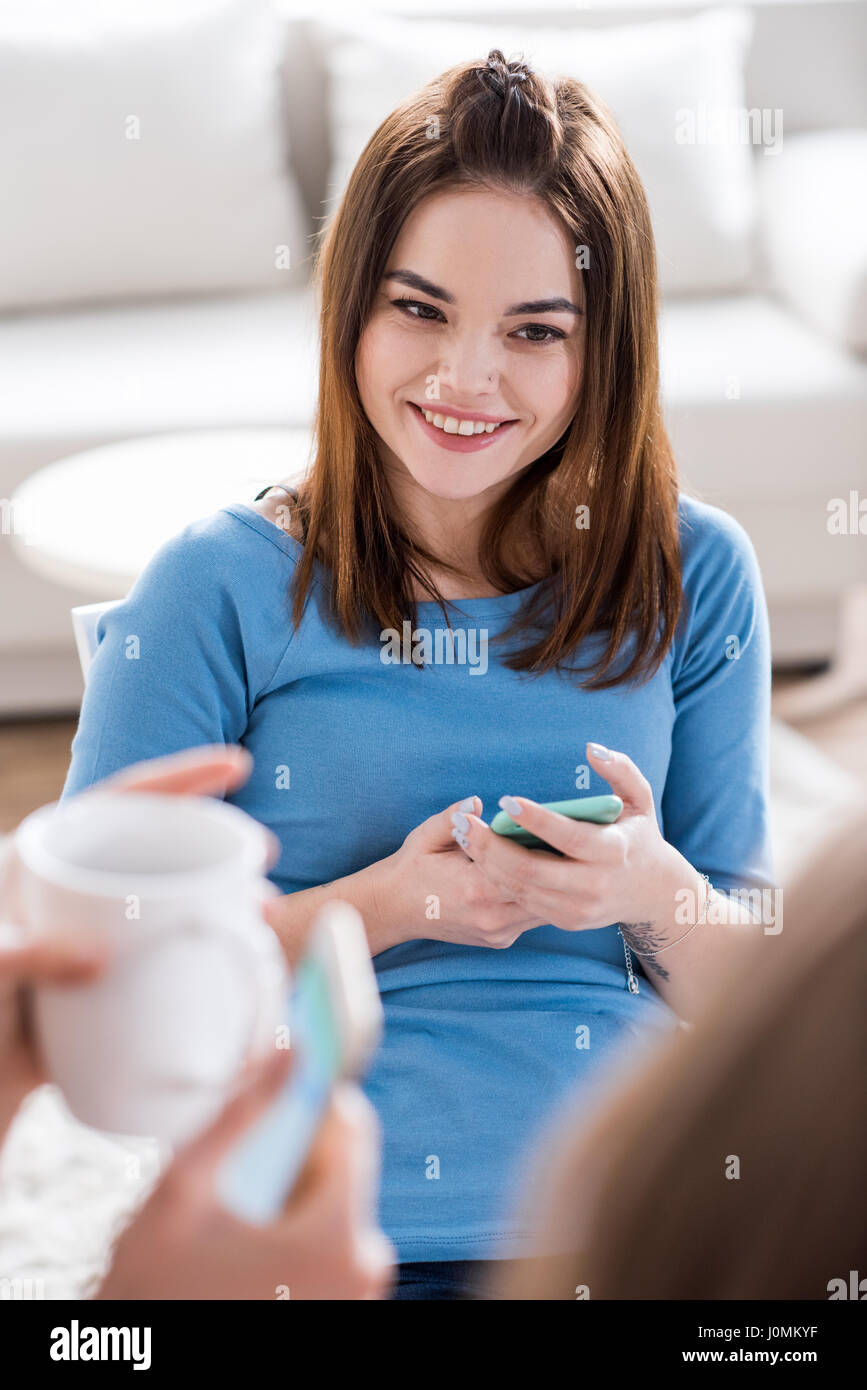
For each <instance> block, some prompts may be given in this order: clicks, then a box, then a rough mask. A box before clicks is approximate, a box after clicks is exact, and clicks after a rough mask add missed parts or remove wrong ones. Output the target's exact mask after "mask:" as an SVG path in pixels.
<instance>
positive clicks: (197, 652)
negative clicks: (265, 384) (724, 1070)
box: [65, 50, 773, 1298]
mask: <svg viewBox="0 0 867 1390" xmlns="http://www.w3.org/2000/svg"><path fill="white" fill-rule="evenodd" d="M318 274H319V281H320V290H321V331H322V344H321V367H320V386H319V402H318V410H317V419H316V434H317V440H316V453H315V459H314V462H313V466H312V469H311V472H310V475H309V476H308V478H306V479H305V480H304V482H303V483H302V484H301V485H300V488H299V491H298V494H297V495H292V496H291V500H290V496H289V495H288V494H289V492H290V490H289V489H285V488H282V484H279V485H278V486H279V487H280V488H282V495H280V494H279V493H277V492H276V488H274V489H270V490H268V491H269V495H268V496H263V497H262V498H261V500H260V499H256V503H255V505H248V504H245V503H237V504H233V505H232V506H229V507H223V508H222V509H221V510H219V511H217V512H215V514H214V515H213V516H212V517H210V518H206V519H205V520H204V521H200V522H196V523H194V524H193V525H192V526H190V527H188V528H187V529H186V530H185V531H184V532H182V533H181V534H180V535H179V536H177V537H176V538H175V539H174V540H172V541H171V542H169V544H168V545H167V546H165V547H164V548H163V549H162V550H161V551H160V552H159V553H158V554H157V555H156V556H155V557H154V559H153V560H152V561H151V564H150V565H149V566H148V569H147V570H146V572H145V573H144V574H143V575H142V576H141V578H140V580H139V582H138V583H137V584H136V586H135V588H134V589H133V591H132V592H131V594H130V595H129V597H128V598H127V599H126V600H125V602H124V603H122V604H118V605H116V606H115V607H114V608H113V609H111V610H110V611H109V612H107V613H106V614H105V615H104V616H103V617H102V618H101V620H100V625H99V628H98V632H97V636H98V638H99V646H98V648H97V651H96V654H95V656H94V659H93V664H92V666H91V669H90V676H89V680H88V686H87V691H86V694H85V699H84V704H83V707H82V715H81V724H80V727H79V730H78V733H77V735H76V738H75V741H74V743H73V763H72V768H71V770H70V774H69V778H68V780H67V785H66V788H65V794H69V793H70V792H73V791H76V790H79V789H81V788H82V787H83V786H86V785H89V784H90V783H91V782H94V781H97V780H99V778H101V777H104V776H107V775H109V774H110V773H111V772H113V771H115V770H116V768H118V767H121V766H124V765H126V764H128V763H132V762H136V761H141V760H142V759H144V758H146V757H152V756H156V755H158V754H160V753H167V752H171V751H174V750H175V749H179V748H184V747H189V746H192V745H196V744H201V743H210V742H229V743H240V744H242V745H243V746H244V747H246V748H247V749H248V750H249V751H250V753H251V754H252V755H253V759H254V770H253V773H252V775H251V777H250V779H249V781H248V782H247V783H246V784H245V785H244V786H243V787H242V788H240V789H238V790H237V791H234V792H233V793H232V797H231V799H232V800H233V802H235V804H237V805H240V806H241V807H243V809H245V810H246V811H248V812H249V813H250V814H251V815H253V816H255V817H256V819H257V820H260V821H261V822H262V823H263V824H265V825H266V826H268V827H269V828H270V829H271V830H272V831H273V832H274V834H275V835H276V837H277V838H278V839H279V841H280V844H281V855H280V858H279V860H278V861H277V862H276V863H275V865H274V867H273V869H272V872H271V875H270V876H271V878H272V879H273V881H274V882H275V884H276V885H277V887H278V888H279V889H280V892H281V895H282V896H278V897H275V898H273V899H271V900H270V901H269V902H268V904H267V908H266V912H267V915H268V918H269V920H270V922H271V924H272V926H273V927H274V929H275V931H276V932H277V933H278V936H279V937H280V940H281V942H282V943H283V945H284V947H285V949H286V952H287V954H288V955H289V957H290V959H293V960H294V959H296V958H297V957H298V955H299V954H300V952H301V950H302V948H303V942H304V938H305V935H306V932H307V928H308V924H309V922H310V920H311V918H312V916H313V914H314V912H315V911H316V910H317V909H318V907H319V906H320V905H321V903H322V902H324V901H327V900H328V899H329V898H333V897H340V898H343V899H345V900H347V901H349V902H351V903H353V904H354V905H355V906H356V907H358V908H359V910H360V911H361V913H362V916H363V918H364V922H365V927H366V930H367V936H368V942H369V945H370V950H371V954H372V956H373V957H374V966H375V970H376V974H377V980H378V984H379V989H380V994H381V996H382V1001H383V1010H384V1014H385V1030H384V1038H383V1045H382V1047H381V1049H380V1051H379V1053H378V1054H377V1056H376V1058H375V1059H374V1062H373V1065H372V1068H371V1071H370V1073H369V1075H368V1077H367V1079H366V1082H365V1089H366V1091H367V1094H368V1097H369V1098H370V1100H371V1101H372V1102H373V1103H374V1105H375V1106H376V1108H377V1110H378V1112H379V1115H380V1118H381V1121H382V1129H383V1140H384V1158H383V1178H382V1189H381V1205H380V1220H381V1222H382V1225H383V1227H384V1229H385V1231H386V1233H387V1235H388V1236H389V1237H390V1238H391V1240H392V1241H393V1242H394V1244H395V1245H396V1247H397V1250H398V1255H399V1259H400V1262H401V1270H400V1273H399V1276H398V1289H397V1296H398V1297H401V1298H404V1297H407V1298H416V1297H429V1296H436V1297H448V1298H453V1297H460V1296H464V1294H465V1293H466V1291H467V1290H468V1289H471V1288H473V1287H476V1286H477V1285H478V1283H479V1281H478V1264H479V1262H487V1261H490V1260H497V1259H503V1258H508V1257H509V1256H511V1255H512V1254H513V1253H514V1251H515V1245H516V1240H517V1238H518V1237H520V1235H521V1234H522V1233H521V1232H519V1231H516V1230H515V1229H514V1227H513V1222H512V1219H511V1212H512V1207H511V1204H510V1200H509V1199H510V1194H511V1192H512V1190H513V1185H514V1184H515V1183H516V1182H517V1181H519V1180H520V1176H521V1165H522V1163H523V1161H524V1156H525V1154H526V1152H527V1149H528V1146H529V1145H530V1143H531V1141H532V1138H533V1136H534V1134H535V1133H536V1132H537V1130H538V1127H539V1125H540V1124H541V1123H543V1122H544V1120H545V1118H546V1116H547V1114H548V1112H549V1110H550V1108H551V1106H553V1105H555V1104H556V1103H557V1102H558V1101H559V1100H560V1099H561V1097H562V1096H563V1095H564V1093H565V1092H566V1091H567V1090H570V1089H572V1088H573V1087H575V1088H577V1089H578V1090H579V1092H581V1091H582V1090H583V1088H584V1087H586V1086H588V1085H590V1084H591V1083H595V1081H596V1079H597V1077H598V1075H599V1074H600V1072H602V1071H603V1070H604V1068H605V1066H606V1063H607V1062H608V1059H609V1058H610V1056H611V1055H612V1054H613V1053H616V1052H617V1051H619V1050H624V1051H626V1052H627V1053H628V1056H629V1059H630V1061H631V1060H632V1059H633V1058H634V1057H636V1058H637V1057H638V1056H639V1055H640V1054H641V1053H642V1051H643V1050H644V1048H645V1046H646V1045H647V1044H648V1042H649V1041H650V1040H651V1039H652V1038H653V1037H654V1036H655V1035H656V1034H658V1033H659V1032H667V1031H670V1030H671V1029H673V1028H675V1027H676V1025H677V1015H678V1014H682V1015H684V1016H686V1017H689V1016H690V1015H691V1014H692V1012H693V1010H694V1009H695V1008H696V1007H697V1006H698V1005H699V1003H700V1001H701V998H702V996H703V994H704V993H705V991H706V990H707V988H708V987H709V985H710V983H711V982H712V981H714V980H716V979H717V978H718V976H719V975H720V973H721V971H722V969H723V967H724V966H725V965H726V964H727V963H728V961H729V959H730V958H731V957H733V956H736V955H737V954H738V952H739V951H740V950H741V949H742V946H743V942H744V940H745V939H746V938H747V937H749V936H752V935H754V934H755V933H756V932H757V931H758V930H759V928H758V926H757V924H756V922H755V920H754V919H753V918H752V917H751V915H750V914H749V912H748V911H747V910H746V909H744V910H743V911H742V912H741V913H737V914H735V916H734V917H733V918H731V919H729V920H727V921H726V922H725V923H721V924H718V925H717V924H714V925H713V926H711V925H709V924H710V923H711V922H714V923H715V920H716V919H715V917H714V915H713V913H711V912H709V908H710V907H712V906H713V904H712V903H711V901H710V898H711V893H712V892H713V891H718V890H719V889H734V888H739V887H741V886H743V887H746V888H754V887H758V888H765V887H767V886H769V885H771V884H772V883H773V878H772V867H771V858H770V836H769V831H768V818H767V781H768V777H767V771H768V770H767V733H768V727H767V726H768V716H769V695H770V658H769V642H768V630H767V613H766V609H765V604H764V595H763V593H762V588H761V580H760V577H759V573H758V567H757V564H756V560H755V555H754V553H753V550H752V547H751V545H750V542H749V540H748V538H747V536H746V535H745V533H744V532H743V531H742V529H741V528H740V527H739V526H738V525H737V523H736V522H734V521H733V520H732V519H731V518H730V517H727V516H726V515H725V514H724V513H722V512H720V511H717V510H716V509H715V508H713V507H710V506H707V505H705V504H704V503H702V502H700V501H697V500H695V499H692V498H690V497H687V496H686V495H685V494H683V493H679V491H678V485H677V477H676V470H675V465H674V460H673V458H672V453H671V449H670V446H669V442H668V439H667V436H666V433H665V429H664V426H663V422H662V416H661V410H660V403H659V379H658V369H657V325H656V310H657V291H656V266H655V253H654V246H653V235H652V230H651V226H650V219H649V215H648V210H647V202H646V199H645V196H644V192H643V190H642V187H641V184H640V182H639V180H638V177H637V175H636V173H635V169H634V168H633V165H632V163H631V161H630V159H629V156H628V154H627V153H626V150H625V149H624V146H623V142H622V140H621V138H620V135H619V133H618V131H617V128H616V126H615V124H614V122H613V120H612V118H611V117H610V115H609V114H608V112H607V111H606V110H605V108H604V107H603V106H602V105H601V103H600V102H598V101H597V100H596V99H595V98H594V97H593V96H592V95H591V94H590V93H589V92H588V91H587V90H586V88H584V87H583V86H582V85H581V84H580V83H578V82H575V81H572V80H568V79H556V80H555V79H548V78H547V77H545V76H543V75H542V74H539V73H534V72H532V71H531V70H530V69H529V68H528V67H527V66H526V64H524V63H522V62H520V61H519V60H513V61H510V62H507V61H506V59H505V58H504V56H503V55H502V53H500V52H498V51H497V50H494V51H492V52H491V54H490V55H489V56H488V60H487V62H484V61H483V62H481V63H479V62H478V61H476V62H468V63H465V64H462V65H460V66H459V67H457V68H453V69H451V70H449V71H448V72H446V73H444V74H443V75H442V76H441V77H440V78H439V79H437V80H436V81H435V82H433V83H432V84H430V85H429V86H428V87H425V88H424V89H423V90H422V91H421V92H419V93H418V94H417V95H416V96H415V97H413V98H411V99H410V100H409V101H407V102H405V103H404V104H403V105H401V106H400V107H399V108H398V109H397V110H396V111H394V112H393V113H392V114H391V115H390V116H389V117H388V118H387V119H386V120H385V121H384V122H383V123H382V125H381V126H380V127H379V129H378V130H377V131H376V132H375V133H374V135H373V136H372V138H371V140H370V141H369V143H368V145H367V147H366V149H365V150H364V152H363V153H362V155H361V158H360V160H359V162H358V165H357V167H356V169H355V171H354V173H353V175H352V178H351V180H350V182H349V185H348V187H347V191H346V193H345V195H344V198H343V201H342V202H341V204H340V206H339V208H338V209H337V212H336V214H335V216H334V217H333V219H332V221H331V223H330V225H329V227H328V228H327V230H326V232H325V234H324V236H323V239H322V244H321V247H320V256H319V261H318ZM289 598H291V611H289V604H288V602H287V599H289ZM310 599H312V600H314V601H313V602H308V600H310ZM130 633H134V634H136V636H137V637H138V639H139V640H138V651H139V652H140V654H141V658H140V659H139V660H134V661H130V660H128V659H127V655H126V648H125V640H126V638H127V636H128V634H130ZM464 656H465V657H466V659H465V660H464V659H462V658H463V657H464ZM576 791H578V792H580V793H584V792H587V793H589V794H590V795H603V794H608V793H611V792H614V793H615V794H616V796H617V797H618V798H619V799H620V801H621V802H622V811H621V814H620V815H619V817H618V819H617V820H616V822H614V823H611V824H604V825H596V824H589V823H588V824H583V825H581V824H578V823H577V822H575V821H572V820H567V819H566V818H565V817H563V816H562V815H560V814H558V813H557V812H555V811H550V810H545V809H544V807H543V806H542V805H540V804H539V803H549V802H562V801H566V800H571V799H573V798H574V797H575V794H576ZM498 800H499V801H501V802H502V804H503V805H504V809H505V810H507V811H508V812H509V814H510V815H511V816H512V817H513V818H514V817H518V818H519V820H520V823H521V824H522V825H523V827H524V828H525V829H526V831H528V832H529V833H531V834H536V835H537V836H538V838H539V839H541V840H542V841H544V842H545V843H546V844H549V845H551V846H552V847H553V848H555V849H557V850H559V851H560V853H559V854H549V853H544V852H538V851H533V850H531V849H527V848H525V847H524V846H522V845H521V844H519V843H512V842H509V841H507V840H505V839H503V838H502V837H500V836H498V835H495V834H494V833H493V831H492V830H491V829H490V826H489V825H487V824H486V823H485V821H484V820H483V819H482V812H483V809H484V808H485V807H486V806H487V807H489V808H491V809H493V807H494V806H495V805H496V803H497V802H498ZM711 883H712V885H713V888H711V886H710V884H711ZM684 898H685V899H686V900H687V901H688V902H689V903H690V904H692V907H690V908H689V911H688V913H687V917H688V920H686V921H684V920H682V919H681V918H679V917H678V916H677V915H676V908H677V906H678V904H679V903H680V902H681V901H682V900H683V899H684ZM488 1286H489V1282H488V1283H486V1284H485V1287H488Z"/></svg>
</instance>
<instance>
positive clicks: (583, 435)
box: [293, 50, 680, 684]
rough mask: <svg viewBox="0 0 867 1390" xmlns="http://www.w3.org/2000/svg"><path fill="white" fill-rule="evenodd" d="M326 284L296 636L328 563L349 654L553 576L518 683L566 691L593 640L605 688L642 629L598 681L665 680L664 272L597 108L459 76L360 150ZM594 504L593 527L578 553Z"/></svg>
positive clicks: (527, 615) (558, 93)
mask: <svg viewBox="0 0 867 1390" xmlns="http://www.w3.org/2000/svg"><path fill="white" fill-rule="evenodd" d="M318 272H319V280H320V286H321V294H322V328H323V342H322V361H321V372H320V395H319V410H318V415H317V425H316V429H317V441H318V447H317V452H316V461H315V466H314V468H313V471H312V476H311V478H310V481H309V483H308V484H307V485H306V487H304V488H302V492H301V508H302V512H303V513H304V514H305V518H306V521H307V528H308V529H307V535H308V542H307V548H306V553H305V556H304V558H303V559H302V562H301V565H300V568H299V572H298V576H297V581H296V585H295V596H294V609H293V612H294V615H295V618H296V620H297V618H298V617H299V616H300V613H301V611H302V608H303V603H304V599H305V596H306V593H307V591H308V588H309V584H310V580H311V575H312V566H313V564H314V562H315V560H316V559H317V558H318V559H320V560H322V561H324V562H325V563H326V564H327V565H328V566H329V568H330V569H331V570H332V572H333V574H334V595H333V600H334V606H335V609H336V611H337V613H338V614H339V617H340V621H341V625H342V627H343V629H344V631H346V632H347V633H348V634H349V635H350V636H352V635H356V634H357V633H358V632H359V631H360V624H361V622H362V613H363V612H367V613H369V614H372V615H374V617H375V619H376V621H377V623H378V625H379V626H381V627H396V626H399V617H400V615H402V614H403V612H405V611H406V610H407V609H408V608H409V609H411V607H412V604H413V603H414V602H415V601H417V600H425V599H434V600H438V599H441V598H448V597H461V596H464V597H466V596H467V595H468V594H472V595H480V594H482V593H489V594H496V593H508V592H512V591H514V590H516V589H519V588H521V587H526V586H527V584H528V583H532V582H535V581H538V580H540V579H542V580H551V579H552V578H553V577H554V576H557V578H558V580H559V584H558V595H559V602H558V605H557V607H556V609H555V612H554V614H553V621H552V620H551V615H550V613H549V615H548V618H547V619H546V621H545V624H544V630H543V631H541V632H540V631H539V630H538V618H539V615H540V613H541V612H543V611H544V609H545V605H546V602H547V600H548V599H549V598H550V588H551V586H550V585H549V584H546V585H545V586H544V591H540V592H539V594H538V595H537V596H536V598H535V600H534V602H533V603H532V604H530V605H528V606H527V608H526V610H525V611H523V612H522V613H520V614H517V615H516V616H515V621H514V624H513V625H512V627H511V629H510V633H511V634H512V635H514V636H519V635H520V634H527V635H531V640H529V641H528V642H526V643H525V645H524V646H523V648H522V649H521V650H518V651H516V652H514V653H513V654H512V655H511V656H510V657H509V658H508V659H509V661H510V663H511V664H512V665H513V666H514V667H515V668H516V669H534V670H536V671H544V670H549V669H553V668H554V667H556V665H557V663H558V661H560V660H562V658H563V657H564V655H566V654H567V653H568V652H571V651H574V649H575V648H576V646H578V645H579V644H580V643H581V641H582V640H583V638H585V637H586V636H588V635H589V634H590V633H592V632H593V631H595V630H599V629H600V628H603V627H604V628H607V630H608V631H607V641H606V643H605V644H604V645H603V648H602V650H601V651H600V653H599V658H598V661H597V663H596V669H595V670H594V671H593V673H592V678H593V679H595V680H596V681H598V682H599V683H600V684H605V681H606V676H607V673H608V672H609V671H610V669H611V668H612V666H613V664H614V662H615V659H616V656H617V654H618V652H619V651H620V650H621V649H622V644H623V641H624V638H625V636H626V633H627V632H628V631H629V630H630V629H631V630H633V632H634V633H635V636H636V639H637V640H636V643H635V649H634V651H633V652H632V654H631V656H630V659H629V661H628V662H627V663H626V666H625V667H624V668H623V669H622V670H621V671H620V673H619V674H615V675H614V676H610V675H609V676H608V677H607V678H608V679H611V680H614V681H615V682H616V681H617V680H620V679H624V678H627V677H629V676H632V675H635V674H636V673H637V672H638V671H639V670H644V671H645V672H646V673H649V672H650V671H651V670H653V669H654V668H655V667H656V666H658V665H659V663H660V662H661V661H662V660H663V658H664V656H665V652H666V649H667V647H668V645H669V644H670V642H671V640H672V638H673V635H674V630H675V624H676V621H677V616H678V612H679V604H680V572H679V556H678V545H677V517H676V512H677V482H676V471H675V466H674V462H673V458H672V454H671V449H670V445H669V442H668V439H667V436H666V433H665V429H664V426H663V423H662V418H661V412H660V405H659V383H658V366H657V361H658V358H657V329H656V314H657V290H656V259H655V250H654V243H653V233H652V228H651V224H650V216H649V212H648V208H647V201H646V198H645V195H644V191H643V189H642V186H641V182H640V180H639V178H638V175H637V173H636V171H635V169H634V166H633V165H632V162H631V160H630V158H629V155H628V154H627V152H626V149H625V148H624V145H623V142H622V139H621V137H620V134H619V132H618V130H617V127H616V125H615V124H614V121H613V119H612V118H611V116H610V114H609V113H608V111H607V110H606V109H605V107H604V106H603V105H602V103H601V102H599V101H598V100H597V99H596V98H595V97H594V96H593V95H592V94H591V93H590V92H589V91H588V90H587V89H586V88H585V87H583V86H582V85H581V84H580V83H578V82H575V81H573V80H570V79H559V80H549V79H547V78H546V77H545V76H543V75H542V74H539V73H533V72H531V71H530V70H529V69H528V68H527V66H526V65H522V64H521V63H520V62H518V61H516V62H513V63H510V64H507V63H506V61H505V59H504V57H503V55H502V54H501V53H499V52H498V51H497V50H494V51H493V52H492V54H491V55H490V56H489V60H488V63H487V64H486V65H484V66H481V67H480V66H479V65H478V64H474V63H465V64H462V65H460V66H458V67H456V68H453V69H450V70H449V71H448V72H445V73H443V74H442V76H441V77H439V78H438V79H436V80H435V81H434V82H432V83H430V84H429V85H428V86H427V87H425V88H423V89H422V90H421V91H420V92H418V93H417V94H416V95H415V96H413V97H412V98H410V99H409V100H407V101H405V102H404V103H403V104H402V105H401V106H400V107H398V108H397V110H396V111H394V112H393V113H392V114H391V115H390V116H389V117H388V118H387V119H386V120H385V121H383V123H382V125H381V126H380V127H379V129H378V130H377V131H376V132H375V134H374V135H373V137H372V138H371V140H370V141H369V143H368V145H367V147H366V149H365V150H364V152H363V154H362V156H361V158H360V159H359V161H358V163H357V165H356V167H355V170H354V171H353V174H352V177H351V179H350V181H349V184H348V187H347V189H346V192H345V194H344V197H343V200H342V202H341V204H340V206H339V208H338V209H337V212H336V214H335V216H334V218H333V219H332V221H331V223H330V225H329V226H328V227H327V229H326V230H325V232H324V234H323V239H322V244H321V247H320V255H319V259H318ZM406 291H411V294H407V293H406ZM615 386H616V397H615ZM426 411H427V412H429V415H428V416H426V415H425V412H426ZM482 422H483V425H484V433H483V432H482V429H481V428H479V430H478V433H477V425H480V426H481V425H482ZM488 425H493V427H494V428H493V429H491V430H488V429H487V426H488ZM465 455H472V460H471V462H469V461H468V460H467V459H466V458H465V457H464V456H465ZM578 506H585V507H589V509H590V516H591V517H592V518H593V522H592V525H591V527H590V528H588V529H587V530H586V531H584V532H583V533H582V535H581V544H580V545H578V544H576V529H575V514H576V507H578ZM615 575H616V583H615V582H614V580H615Z"/></svg>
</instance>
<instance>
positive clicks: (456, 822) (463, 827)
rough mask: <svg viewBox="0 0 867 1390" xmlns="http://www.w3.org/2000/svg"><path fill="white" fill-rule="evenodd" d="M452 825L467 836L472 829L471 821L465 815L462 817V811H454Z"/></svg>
mask: <svg viewBox="0 0 867 1390" xmlns="http://www.w3.org/2000/svg"><path fill="white" fill-rule="evenodd" d="M452 825H453V826H454V827H455V829H456V830H460V831H462V832H463V833H464V834H466V832H467V831H468V830H469V828H470V823H469V821H468V820H467V818H466V816H465V815H462V813H461V812H460V811H452Z"/></svg>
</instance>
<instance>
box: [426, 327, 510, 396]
mask: <svg viewBox="0 0 867 1390" xmlns="http://www.w3.org/2000/svg"><path fill="white" fill-rule="evenodd" d="M500 370H501V364H500V361H499V354H498V353H497V350H496V347H495V346H494V345H492V344H491V342H490V341H488V342H484V341H480V340H479V339H478V338H475V339H472V340H470V339H466V340H460V341H458V340H455V341H454V342H452V343H451V345H450V346H449V348H448V349H447V350H446V351H444V353H443V355H442V357H441V358H440V362H439V366H438V368H437V371H436V373H435V375H436V378H437V381H438V383H439V385H440V387H441V388H447V389H448V390H449V391H450V392H451V394H452V395H453V396H454V398H455V400H456V401H461V400H464V399H465V398H466V399H469V398H471V397H473V396H478V395H491V394H493V393H494V392H496V391H497V390H498V389H499V385H498V384H499V377H500Z"/></svg>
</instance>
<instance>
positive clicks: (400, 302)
mask: <svg viewBox="0 0 867 1390" xmlns="http://www.w3.org/2000/svg"><path fill="white" fill-rule="evenodd" d="M391 302H392V304H394V305H395V306H396V307H397V308H398V309H400V310H401V311H402V312H403V313H405V314H409V315H410V317H411V318H414V319H425V320H426V321H427V322H430V321H431V320H436V319H437V318H442V314H441V313H440V311H439V309H437V308H435V306H434V305H433V304H425V303H424V302H423V300H421V299H393V300H392V301H391ZM413 309H426V310H427V313H423V314H421V313H419V314H414V313H413V312H412V311H413Z"/></svg>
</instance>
